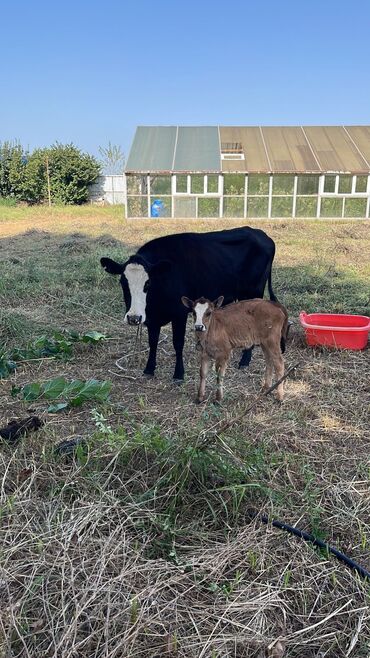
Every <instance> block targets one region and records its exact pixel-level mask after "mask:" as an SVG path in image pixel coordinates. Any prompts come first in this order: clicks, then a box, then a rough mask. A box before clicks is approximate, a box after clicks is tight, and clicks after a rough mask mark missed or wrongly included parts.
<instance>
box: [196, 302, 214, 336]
mask: <svg viewBox="0 0 370 658" xmlns="http://www.w3.org/2000/svg"><path fill="white" fill-rule="evenodd" d="M212 306H213V305H212ZM193 313H194V329H195V331H207V327H208V324H209V320H210V318H211V313H212V309H211V305H210V302H208V301H207V302H204V303H200V302H197V303H196V304H195V305H194V308H193Z"/></svg>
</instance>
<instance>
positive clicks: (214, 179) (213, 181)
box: [207, 174, 218, 193]
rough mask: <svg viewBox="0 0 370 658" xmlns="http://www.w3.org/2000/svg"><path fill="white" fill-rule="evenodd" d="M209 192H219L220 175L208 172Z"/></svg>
mask: <svg viewBox="0 0 370 658" xmlns="http://www.w3.org/2000/svg"><path fill="white" fill-rule="evenodd" d="M207 192H209V193H212V192H218V176H213V175H212V174H211V175H210V174H208V176H207Z"/></svg>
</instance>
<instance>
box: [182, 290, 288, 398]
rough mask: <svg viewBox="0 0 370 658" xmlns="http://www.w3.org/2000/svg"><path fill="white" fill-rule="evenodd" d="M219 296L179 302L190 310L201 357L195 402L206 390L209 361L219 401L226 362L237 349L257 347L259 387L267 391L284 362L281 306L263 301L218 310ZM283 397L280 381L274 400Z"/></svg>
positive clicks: (284, 321)
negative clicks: (261, 369) (261, 364)
mask: <svg viewBox="0 0 370 658" xmlns="http://www.w3.org/2000/svg"><path fill="white" fill-rule="evenodd" d="M223 299H224V298H223V297H219V298H218V299H216V300H215V301H214V302H211V301H210V300H209V299H205V298H204V297H201V298H200V299H197V300H196V301H195V302H193V301H191V299H188V297H182V298H181V301H182V303H183V304H184V306H186V307H187V308H190V309H191V310H192V312H193V316H194V328H195V331H196V332H197V334H198V344H199V345H200V348H201V352H202V356H201V366H200V383H199V389H198V402H203V400H204V393H205V388H206V377H207V373H208V369H209V364H210V360H211V359H215V361H216V372H217V394H216V399H217V401H218V402H221V400H222V397H223V379H224V375H225V370H226V366H227V362H228V360H229V358H230V355H231V352H232V350H234V349H236V348H237V347H242V348H248V347H252V346H253V345H261V348H262V351H263V354H264V357H265V362H266V372H265V379H264V384H263V387H264V389H265V390H267V389H268V388H269V387H270V386H271V384H272V374H273V370H275V374H276V379H280V378H281V377H283V375H284V361H283V357H282V356H281V353H282V352H284V349H285V339H286V336H287V329H288V314H287V311H286V309H285V308H284V306H282V304H279V303H278V302H269V301H267V300H265V299H251V300H248V301H242V302H236V303H234V304H229V305H228V306H225V307H224V308H222V309H221V308H219V307H220V306H221V304H222V302H223ZM283 395H284V387H283V382H281V383H280V384H279V386H278V387H277V398H278V400H280V401H281V400H282V399H283Z"/></svg>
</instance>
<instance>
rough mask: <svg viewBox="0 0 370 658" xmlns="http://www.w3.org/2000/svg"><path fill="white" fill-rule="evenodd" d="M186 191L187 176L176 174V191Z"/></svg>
mask: <svg viewBox="0 0 370 658" xmlns="http://www.w3.org/2000/svg"><path fill="white" fill-rule="evenodd" d="M187 191H188V177H187V176H180V175H179V174H177V176H176V192H182V193H185V194H186V192H187Z"/></svg>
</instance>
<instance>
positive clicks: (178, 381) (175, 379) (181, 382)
mask: <svg viewBox="0 0 370 658" xmlns="http://www.w3.org/2000/svg"><path fill="white" fill-rule="evenodd" d="M172 381H173V383H174V384H176V385H177V386H181V384H183V383H184V378H182V379H179V378H178V377H174V378H173V380H172Z"/></svg>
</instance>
